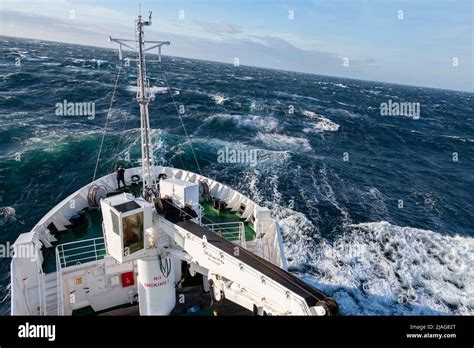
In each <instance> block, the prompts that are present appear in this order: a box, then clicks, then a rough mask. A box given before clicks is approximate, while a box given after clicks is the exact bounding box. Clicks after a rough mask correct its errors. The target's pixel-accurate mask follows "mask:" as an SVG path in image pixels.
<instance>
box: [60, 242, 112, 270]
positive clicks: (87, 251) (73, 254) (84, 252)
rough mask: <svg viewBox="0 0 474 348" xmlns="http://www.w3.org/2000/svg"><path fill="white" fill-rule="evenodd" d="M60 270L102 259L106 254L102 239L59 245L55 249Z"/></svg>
mask: <svg viewBox="0 0 474 348" xmlns="http://www.w3.org/2000/svg"><path fill="white" fill-rule="evenodd" d="M56 252H57V257H58V260H59V264H60V266H61V268H65V267H71V266H76V265H81V264H83V263H86V262H93V261H97V260H100V259H103V258H104V256H105V254H106V248H105V242H104V238H103V237H99V238H92V239H86V240H80V241H77V242H70V243H64V244H60V245H58V246H57V248H56Z"/></svg>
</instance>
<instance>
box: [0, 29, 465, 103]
mask: <svg viewBox="0 0 474 348" xmlns="http://www.w3.org/2000/svg"><path fill="white" fill-rule="evenodd" d="M0 37H5V38H14V39H23V40H32V41H44V42H54V43H61V44H70V45H76V46H84V47H93V48H102V49H104V50H116V49H115V48H110V47H105V46H96V45H92V44H90V45H88V44H82V43H73V42H68V41H55V40H46V39H35V38H30V37H24V36H11V35H2V34H0ZM148 54H154V55H156V54H155V53H148ZM162 56H165V57H173V58H181V59H191V60H197V61H202V62H211V63H219V64H228V65H232V63H229V62H223V61H219V60H208V59H199V58H191V57H185V56H173V55H167V54H162ZM473 64H474V63H473ZM239 66H245V67H251V68H259V69H267V70H275V71H283V72H291V73H298V74H306V75H313V76H323V77H329V78H336V79H346V80H353V81H363V82H372V83H382V84H388V85H395V86H404V87H412V88H425V89H434V90H438V91H449V92H461V93H468V94H474V81H471V90H463V89H449V88H441V87H429V86H420V85H410V84H403V83H397V82H387V81H377V80H363V79H358V78H353V77H344V76H334V75H323V74H315V73H310V72H305V71H297V70H285V69H277V68H270V67H265V66H256V65H247V64H239Z"/></svg>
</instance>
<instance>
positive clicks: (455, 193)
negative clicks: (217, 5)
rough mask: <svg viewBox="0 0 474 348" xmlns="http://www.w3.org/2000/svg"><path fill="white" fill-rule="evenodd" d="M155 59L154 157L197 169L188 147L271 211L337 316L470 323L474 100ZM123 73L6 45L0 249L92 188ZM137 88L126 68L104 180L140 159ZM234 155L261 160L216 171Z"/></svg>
mask: <svg viewBox="0 0 474 348" xmlns="http://www.w3.org/2000/svg"><path fill="white" fill-rule="evenodd" d="M18 58H19V59H18ZM152 60H156V57H153V56H150V57H149V61H148V63H147V71H148V75H149V78H150V87H151V90H152V92H153V94H154V95H155V100H154V101H153V102H152V103H151V105H150V117H151V121H150V122H151V126H152V127H153V128H154V131H153V134H152V138H153V144H154V152H155V160H156V162H157V163H158V164H160V165H167V166H175V167H180V168H185V169H188V170H192V171H196V172H198V168H197V166H196V164H195V161H194V159H193V153H192V151H191V147H190V143H192V146H193V147H194V150H195V153H196V156H197V159H198V161H199V165H200V167H201V170H202V173H203V174H204V175H206V176H209V177H211V178H214V179H216V180H219V181H221V182H223V183H225V184H228V185H230V186H231V187H233V188H235V189H238V190H240V191H242V192H243V193H245V194H247V195H248V196H249V197H251V198H252V199H253V200H255V201H256V202H258V203H260V204H263V205H266V206H268V207H270V208H271V209H272V211H273V215H274V217H275V218H276V219H277V220H278V221H279V223H280V225H281V228H282V234H283V237H284V244H285V251H286V256H287V259H288V264H289V268H290V271H291V272H294V273H295V274H297V275H298V276H300V277H302V278H304V279H305V280H306V281H308V282H310V283H312V284H314V285H315V286H317V287H319V288H321V289H322V290H324V291H325V292H327V293H328V294H329V295H330V296H332V297H334V298H335V299H336V301H337V302H338V303H339V306H340V311H341V314H343V315H417V314H422V315H429V314H464V315H472V314H473V313H474V199H473V194H474V122H473V121H474V110H473V107H474V94H472V93H467V92H458V91H449V90H436V89H429V88H422V87H409V86H402V85H394V84H387V83H379V82H369V81H360V80H349V79H342V78H333V77H327V76H318V75H311V74H302V73H295V72H286V71H277V70H268V69H261V68H254V67H248V66H237V67H236V66H234V65H231V64H221V63H214V62H208V61H198V60H191V59H184V58H175V57H163V62H162V65H161V67H159V66H158V64H157V63H154V62H152ZM18 62H19V66H18ZM15 63H17V64H15ZM118 64H119V61H118V54H117V51H114V50H107V49H100V48H93V47H86V46H76V45H70V44H62V43H52V42H41V41H33V40H24V39H14V38H8V37H0V243H1V244H3V245H6V243H7V242H11V243H12V242H13V241H14V240H15V239H16V238H17V236H18V235H19V234H20V233H23V232H28V231H29V230H30V229H31V228H32V227H33V226H34V225H35V224H36V223H37V222H38V220H39V219H40V218H41V217H42V216H43V215H44V214H45V213H47V212H48V211H49V210H50V209H51V208H52V207H53V206H54V205H55V204H57V203H58V202H60V201H61V200H62V199H64V198H65V197H66V196H68V195H69V194H71V193H72V192H74V191H75V190H77V189H79V188H80V187H81V186H83V185H85V184H87V183H88V182H90V181H91V180H92V176H93V173H94V167H95V162H96V158H97V153H98V150H99V147H100V143H101V138H102V134H103V129H104V124H105V120H106V115H107V111H108V107H109V103H110V99H111V96H112V91H113V89H114V83H115V80H116V76H117V71H118ZM433 73H434V74H435V73H436V72H433ZM164 76H166V79H167V80H168V82H169V85H170V86H171V92H169V91H167V88H166V83H165V78H164ZM135 79H136V68H135V64H134V63H133V62H132V63H131V65H130V67H125V68H124V69H123V70H122V74H121V75H120V77H119V81H118V87H117V92H116V95H115V101H114V104H113V109H112V113H111V116H110V119H109V122H108V130H107V133H106V136H105V139H104V148H103V152H102V156H101V161H100V165H99V169H98V175H99V176H102V175H105V174H107V173H109V172H111V171H112V170H113V168H114V166H116V165H117V164H118V163H123V164H125V166H127V167H130V166H137V165H139V159H140V131H139V128H140V119H139V116H138V115H139V111H138V106H137V103H136V102H133V103H132V104H131V102H132V99H133V98H134V96H135V87H134V85H135V83H136V82H135ZM173 98H174V100H175V101H176V103H177V104H178V106H179V105H184V110H185V112H184V114H183V115H182V118H183V122H184V124H185V126H186V129H187V132H188V134H189V138H187V137H186V134H185V132H184V130H183V127H182V124H181V121H180V119H179V117H178V115H177V112H176V109H175V105H174V103H173ZM65 100H66V101H67V102H81V103H83V102H86V103H95V118H93V119H91V118H89V117H87V116H61V115H57V113H56V109H57V108H56V104H57V103H63V102H64V101H65ZM389 100H390V101H391V102H414V103H419V105H420V110H421V112H420V117H419V118H417V117H411V116H403V115H400V116H393V115H392V116H382V115H381V113H380V106H381V103H388V102H389ZM226 147H227V148H228V149H234V150H235V149H237V150H238V149H241V150H256V151H257V152H258V159H257V161H256V162H252V163H240V164H235V163H219V162H218V161H217V157H218V151H219V150H221V149H224V148H226ZM127 153H128V154H129V155H130V161H126V160H127V159H128V156H127ZM9 263H10V259H7V258H2V259H1V260H0V301H1V303H0V314H8V313H9V305H10V302H9V301H10V297H9V285H8V284H9V272H10V268H9Z"/></svg>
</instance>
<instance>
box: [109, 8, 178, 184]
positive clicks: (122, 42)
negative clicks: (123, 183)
mask: <svg viewBox="0 0 474 348" xmlns="http://www.w3.org/2000/svg"><path fill="white" fill-rule="evenodd" d="M150 25H151V12H150V14H149V16H148V20H144V19H143V17H142V16H141V15H139V16H138V18H137V20H136V37H135V40H126V39H114V38H112V37H109V41H110V42H115V43H118V44H119V59H120V60H121V61H123V60H124V59H123V53H122V46H123V47H125V48H128V49H129V50H131V51H133V52H136V54H137V59H136V61H137V71H138V73H137V97H136V100H137V102H138V104H139V105H140V129H141V154H142V177H143V188H144V189H148V188H155V187H156V180H155V176H154V175H153V167H154V159H153V145H152V142H151V127H150V115H149V111H148V104H149V103H150V100H151V99H152V98H151V94H150V90H149V87H150V86H149V80H148V79H147V75H146V62H145V52H147V51H150V50H152V49H154V48H158V62H161V47H162V46H164V45H166V46H168V45H169V44H170V42H169V41H145V33H144V27H145V26H150ZM132 42H135V47H133V46H132V45H131V44H129V43H132ZM146 44H153V45H152V46H150V47H145V45H146ZM127 60H129V59H127Z"/></svg>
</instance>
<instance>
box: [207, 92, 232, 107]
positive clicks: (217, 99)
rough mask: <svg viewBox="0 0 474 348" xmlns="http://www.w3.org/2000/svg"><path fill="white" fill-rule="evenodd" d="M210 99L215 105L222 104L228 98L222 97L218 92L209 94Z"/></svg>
mask: <svg viewBox="0 0 474 348" xmlns="http://www.w3.org/2000/svg"><path fill="white" fill-rule="evenodd" d="M210 96H211V98H212V100H214V102H215V103H216V105H222V104H224V102H225V101H226V100H228V98H226V97H224V96H223V95H220V94H211V95H210Z"/></svg>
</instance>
